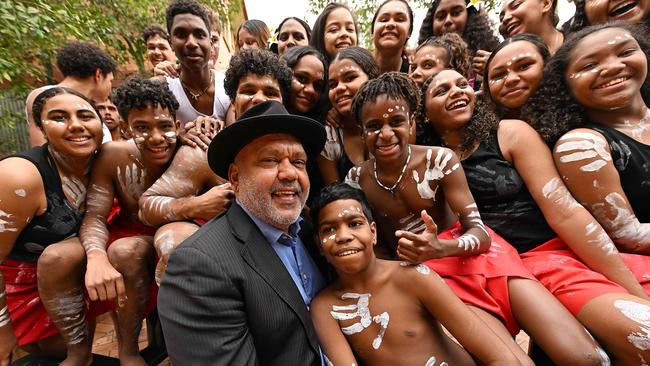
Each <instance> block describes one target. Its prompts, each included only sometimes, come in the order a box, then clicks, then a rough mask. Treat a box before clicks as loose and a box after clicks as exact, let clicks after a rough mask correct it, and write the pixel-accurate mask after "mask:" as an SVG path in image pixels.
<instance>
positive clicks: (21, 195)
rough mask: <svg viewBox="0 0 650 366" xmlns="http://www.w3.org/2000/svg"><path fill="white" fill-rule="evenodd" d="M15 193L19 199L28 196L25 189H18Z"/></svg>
mask: <svg viewBox="0 0 650 366" xmlns="http://www.w3.org/2000/svg"><path fill="white" fill-rule="evenodd" d="M14 193H15V194H16V196H18V197H25V196H27V192H25V190H24V189H17V190H15V191H14Z"/></svg>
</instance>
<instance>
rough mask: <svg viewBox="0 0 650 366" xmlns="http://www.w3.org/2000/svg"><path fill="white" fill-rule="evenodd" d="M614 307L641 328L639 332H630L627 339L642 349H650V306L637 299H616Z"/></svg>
mask: <svg viewBox="0 0 650 366" xmlns="http://www.w3.org/2000/svg"><path fill="white" fill-rule="evenodd" d="M614 307H615V308H617V309H618V310H619V311H620V312H621V313H623V315H625V316H626V317H627V318H628V319H630V320H632V321H633V322H635V323H637V324H639V327H640V328H641V330H640V331H639V332H632V333H630V334H629V335H628V336H627V340H628V341H629V342H630V343H631V344H632V345H633V346H634V347H636V348H638V349H640V350H642V351H648V350H650V306H647V305H645V304H641V303H638V302H635V301H629V300H616V301H615V302H614Z"/></svg>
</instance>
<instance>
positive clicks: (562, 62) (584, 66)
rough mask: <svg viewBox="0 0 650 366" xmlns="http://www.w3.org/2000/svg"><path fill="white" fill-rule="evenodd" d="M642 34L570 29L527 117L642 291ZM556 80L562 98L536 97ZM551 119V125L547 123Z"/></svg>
mask: <svg viewBox="0 0 650 366" xmlns="http://www.w3.org/2000/svg"><path fill="white" fill-rule="evenodd" d="M645 34H646V33H645V31H644V30H643V29H641V28H640V27H638V26H632V25H630V24H627V23H624V22H616V23H610V24H601V25H596V26H591V27H587V28H585V29H583V30H581V31H579V32H577V33H575V34H573V35H572V36H571V37H570V38H569V39H568V40H567V44H566V46H563V47H562V48H560V51H558V54H557V56H556V57H554V58H553V60H552V61H551V62H549V64H548V70H547V73H546V75H545V77H546V76H548V80H544V82H542V86H541V87H540V90H539V94H538V97H539V98H538V99H539V103H540V104H539V105H538V106H537V110H536V113H535V114H533V116H532V117H533V122H535V126H537V127H538V128H539V129H540V130H541V131H544V133H545V134H546V135H547V137H548V138H549V143H554V144H555V148H554V152H553V155H554V158H555V163H556V166H557V168H558V170H559V171H560V173H561V174H562V176H563V177H564V180H565V182H566V184H567V186H568V188H569V189H570V190H571V192H572V194H573V195H574V196H575V197H576V199H578V200H579V201H580V202H581V203H582V204H583V205H584V206H585V207H586V208H587V209H588V210H589V211H590V212H591V213H592V215H594V217H595V218H596V219H597V220H598V222H599V223H600V224H601V225H602V226H603V228H604V229H605V230H606V231H607V233H608V234H609V237H610V238H611V239H612V241H613V242H614V244H615V245H616V247H615V248H613V247H612V248H611V249H612V250H613V251H615V250H616V249H618V250H619V251H621V252H624V253H623V254H621V256H622V257H623V259H624V260H625V261H626V263H627V265H628V267H629V268H630V269H631V270H632V272H633V273H634V274H635V275H636V277H637V279H638V280H639V282H641V284H642V285H644V287H645V289H646V291H647V292H648V293H650V281H648V278H650V239H649V238H650V210H649V209H648V200H649V199H650V191H649V190H648V186H647V184H648V183H647V182H648V181H650V174H649V173H648V169H647V167H648V165H650V148H649V144H650V128H649V127H648V125H647V123H648V121H649V120H650V111H649V109H648V105H649V104H650V79H648V66H649V65H650V64H649V60H650V43H649V42H648V39H647V38H646V37H645V36H644V35H645ZM585 54H588V56H587V57H585V56H584V55H585ZM560 85H561V86H562V87H564V88H566V89H565V90H567V91H568V93H567V95H566V97H564V98H563V99H564V100H563V101H562V103H564V104H563V105H554V104H552V103H553V102H557V97H554V98H553V99H551V100H548V101H547V102H543V101H544V99H543V98H544V97H549V91H550V89H551V87H552V86H556V87H557V86H560ZM543 108H548V110H547V111H545V112H543ZM553 117H554V118H557V119H556V125H552V124H551V123H549V122H548V121H547V119H548V118H553ZM615 305H616V304H615ZM646 311H650V308H646ZM637 346H638V344H637ZM637 348H638V347H637ZM634 351H635V352H638V350H634ZM646 351H647V348H646ZM645 355H647V352H646V353H645ZM644 357H647V356H644Z"/></svg>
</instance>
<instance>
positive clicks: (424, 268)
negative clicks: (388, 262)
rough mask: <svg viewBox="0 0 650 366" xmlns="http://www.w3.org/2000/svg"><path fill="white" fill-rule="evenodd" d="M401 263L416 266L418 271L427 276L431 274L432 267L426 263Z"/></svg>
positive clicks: (403, 265)
mask: <svg viewBox="0 0 650 366" xmlns="http://www.w3.org/2000/svg"><path fill="white" fill-rule="evenodd" d="M399 265H400V266H402V267H410V266H414V267H415V270H416V271H418V273H420V274H423V275H425V276H426V275H428V274H431V268H429V267H427V266H425V265H424V264H412V263H409V262H400V263H399Z"/></svg>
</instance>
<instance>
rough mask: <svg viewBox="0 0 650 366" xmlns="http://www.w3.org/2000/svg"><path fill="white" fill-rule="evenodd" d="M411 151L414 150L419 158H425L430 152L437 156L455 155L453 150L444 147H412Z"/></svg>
mask: <svg viewBox="0 0 650 366" xmlns="http://www.w3.org/2000/svg"><path fill="white" fill-rule="evenodd" d="M411 149H412V150H413V153H414V154H416V155H417V156H425V155H426V154H427V152H428V151H429V150H431V153H432V154H433V155H434V156H435V155H437V154H438V153H439V152H442V153H452V154H453V153H454V151H453V150H451V149H449V148H446V147H443V146H424V145H411Z"/></svg>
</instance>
